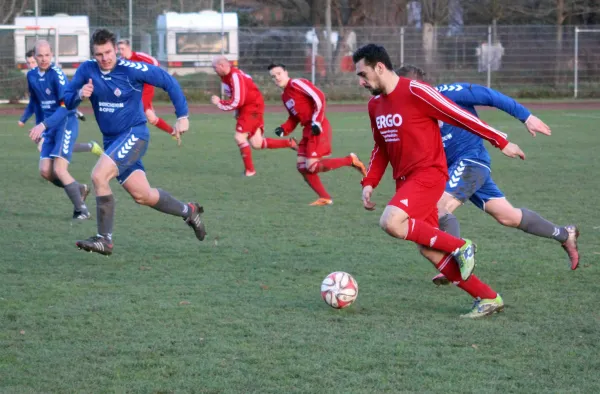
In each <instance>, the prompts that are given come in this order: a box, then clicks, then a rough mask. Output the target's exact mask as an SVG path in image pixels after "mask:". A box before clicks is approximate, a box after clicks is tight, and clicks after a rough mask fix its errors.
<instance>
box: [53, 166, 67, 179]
mask: <svg viewBox="0 0 600 394" xmlns="http://www.w3.org/2000/svg"><path fill="white" fill-rule="evenodd" d="M68 174H69V172H68V170H67V169H66V168H65V167H59V166H54V168H53V169H52V175H53V176H54V178H58V179H62V178H63V177H64V176H66V175H68Z"/></svg>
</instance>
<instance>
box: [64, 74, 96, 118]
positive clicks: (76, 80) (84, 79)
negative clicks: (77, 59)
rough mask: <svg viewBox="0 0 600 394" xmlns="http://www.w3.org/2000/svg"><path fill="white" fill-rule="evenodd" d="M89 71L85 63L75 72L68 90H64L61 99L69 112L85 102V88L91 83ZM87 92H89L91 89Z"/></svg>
mask: <svg viewBox="0 0 600 394" xmlns="http://www.w3.org/2000/svg"><path fill="white" fill-rule="evenodd" d="M87 70H88V66H87V62H86V63H83V64H82V65H81V66H80V67H79V68H78V69H77V71H75V75H74V76H73V79H72V80H71V82H69V83H68V84H67V86H66V88H65V89H64V93H63V97H60V99H62V101H63V102H64V103H65V106H66V107H67V109H68V110H72V109H75V108H77V106H78V105H79V104H81V101H82V100H83V88H84V86H85V85H90V82H91V78H90V76H89V75H88V73H87ZM87 90H89V88H88V89H87ZM92 91H93V89H92ZM90 94H91V93H90ZM87 97H89V96H87Z"/></svg>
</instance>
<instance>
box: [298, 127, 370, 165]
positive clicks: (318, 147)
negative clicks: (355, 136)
mask: <svg viewBox="0 0 600 394" xmlns="http://www.w3.org/2000/svg"><path fill="white" fill-rule="evenodd" d="M307 152H308V155H307V156H306V157H307V158H308V161H307V166H308V167H307V169H308V171H309V172H311V173H313V174H317V173H319V172H328V171H332V170H336V169H338V168H341V167H354V168H355V169H356V170H357V171H358V172H360V173H361V175H362V176H363V177H365V176H367V169H366V167H365V165H364V164H363V163H362V162H361V161H360V160H359V159H358V156H357V155H356V154H354V153H350V154H349V155H348V156H344V157H331V158H327V156H330V155H331V125H330V124H329V121H328V120H327V119H325V121H324V122H323V132H322V133H321V134H320V135H318V136H314V135H313V136H310V137H309V138H308V142H307ZM315 158H318V160H314V159H315Z"/></svg>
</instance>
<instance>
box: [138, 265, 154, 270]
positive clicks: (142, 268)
mask: <svg viewBox="0 0 600 394" xmlns="http://www.w3.org/2000/svg"><path fill="white" fill-rule="evenodd" d="M151 269H152V267H147V266H145V265H140V271H150V270H151Z"/></svg>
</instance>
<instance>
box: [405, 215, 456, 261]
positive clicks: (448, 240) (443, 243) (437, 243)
mask: <svg viewBox="0 0 600 394" xmlns="http://www.w3.org/2000/svg"><path fill="white" fill-rule="evenodd" d="M406 240H408V241H412V242H415V243H417V244H419V245H423V246H427V247H429V248H433V249H437V250H441V251H442V252H446V253H454V251H456V249H459V248H460V247H461V246H463V245H464V244H465V241H464V240H462V239H460V238H456V237H455V236H453V235H450V234H448V233H445V232H443V231H442V230H440V229H437V228H435V227H433V226H431V225H429V224H427V223H425V222H424V221H422V220H416V219H412V218H411V219H408V233H407V234H406Z"/></svg>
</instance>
